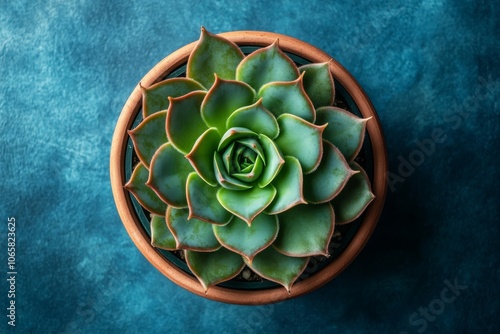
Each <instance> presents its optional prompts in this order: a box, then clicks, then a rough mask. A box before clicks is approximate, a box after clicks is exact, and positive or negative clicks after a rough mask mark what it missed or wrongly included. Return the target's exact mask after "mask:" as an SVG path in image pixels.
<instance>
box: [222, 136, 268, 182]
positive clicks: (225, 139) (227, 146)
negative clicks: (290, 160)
mask: <svg viewBox="0 0 500 334" xmlns="http://www.w3.org/2000/svg"><path fill="white" fill-rule="evenodd" d="M265 164H266V159H265V156H264V150H263V149H262V145H261V144H260V142H259V137H258V135H257V134H256V133H254V132H253V131H251V130H248V129H246V128H231V129H229V130H228V131H227V132H226V133H225V134H224V136H222V139H221V141H220V143H219V147H218V150H217V152H215V155H214V167H215V171H216V177H217V180H218V182H219V184H220V185H221V186H223V187H225V188H228V189H234V190H245V189H249V188H251V187H253V184H254V182H255V181H256V180H257V179H258V178H259V176H260V175H261V173H262V170H263V168H264V166H265Z"/></svg>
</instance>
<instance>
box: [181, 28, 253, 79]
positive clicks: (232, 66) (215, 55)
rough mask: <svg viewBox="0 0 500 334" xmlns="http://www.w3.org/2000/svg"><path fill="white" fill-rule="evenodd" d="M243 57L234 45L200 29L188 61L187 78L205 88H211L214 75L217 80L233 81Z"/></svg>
mask: <svg viewBox="0 0 500 334" xmlns="http://www.w3.org/2000/svg"><path fill="white" fill-rule="evenodd" d="M244 57H245V55H244V54H243V52H241V50H240V49H239V48H238V46H237V45H236V44H234V43H233V42H231V41H229V40H227V39H225V38H223V37H220V36H217V35H214V34H211V33H209V32H208V31H207V30H206V29H205V28H201V36H200V39H199V41H198V44H197V45H196V46H195V48H194V49H193V51H192V52H191V54H190V56H189V59H188V63H187V77H188V78H192V79H194V80H196V81H198V82H199V83H201V84H202V85H203V86H205V87H206V88H210V86H212V83H213V82H214V73H215V74H217V76H218V77H219V78H222V79H225V80H234V79H235V72H236V67H237V66H238V64H239V63H240V62H241V61H242V60H243V58H244Z"/></svg>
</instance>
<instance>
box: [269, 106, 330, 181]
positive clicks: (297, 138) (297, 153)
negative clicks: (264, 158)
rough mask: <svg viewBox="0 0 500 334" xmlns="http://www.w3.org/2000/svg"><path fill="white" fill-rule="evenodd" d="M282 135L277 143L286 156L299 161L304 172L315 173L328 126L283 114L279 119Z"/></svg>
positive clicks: (277, 139)
mask: <svg viewBox="0 0 500 334" xmlns="http://www.w3.org/2000/svg"><path fill="white" fill-rule="evenodd" d="M278 125H279V127H280V129H281V132H280V135H279V136H278V138H276V140H275V142H276V144H277V145H278V147H279V148H280V149H281V151H282V152H283V154H284V155H291V156H293V157H296V158H297V159H299V162H300V165H301V166H302V171H303V172H304V173H306V174H307V173H311V172H312V171H314V170H315V169H316V168H317V167H318V165H319V163H320V161H321V156H322V154H323V145H322V133H323V130H324V129H325V127H326V125H322V126H318V125H315V124H312V123H309V122H307V121H305V120H303V119H301V118H299V117H297V116H295V115H291V114H283V115H281V116H280V117H278Z"/></svg>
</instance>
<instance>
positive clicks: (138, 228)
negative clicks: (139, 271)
mask: <svg viewBox="0 0 500 334" xmlns="http://www.w3.org/2000/svg"><path fill="white" fill-rule="evenodd" d="M218 35H219V36H222V37H224V38H227V39H229V40H230V41H232V42H234V43H236V44H237V45H239V46H245V45H253V46H268V45H270V44H272V43H273V42H274V41H275V40H276V39H277V38H279V45H280V48H281V49H282V50H283V51H286V52H290V53H293V54H296V55H298V56H300V57H302V58H305V59H307V60H309V61H311V62H314V63H322V62H329V64H330V71H331V72H332V75H333V78H334V81H337V82H339V83H340V84H341V85H342V86H343V87H344V88H345V90H346V91H347V93H348V94H349V95H350V96H351V98H352V100H353V101H354V103H355V104H356V105H357V107H358V108H359V111H360V112H361V114H362V116H363V117H364V118H368V117H372V118H373V119H372V120H371V121H370V122H367V128H366V131H367V132H368V135H369V137H370V141H371V146H372V152H373V179H372V192H373V194H374V195H375V199H374V200H373V201H372V203H371V204H370V205H369V206H368V208H367V209H366V210H365V212H364V216H363V221H362V223H361V225H360V227H359V229H358V231H357V232H356V234H355V236H354V238H353V239H352V240H351V242H350V243H349V244H348V245H347V247H346V248H345V249H344V251H343V252H342V253H341V254H340V255H339V256H338V257H337V258H336V259H335V260H333V261H332V262H331V263H329V264H328V265H326V266H325V267H324V268H323V269H322V270H320V271H319V272H317V273H315V274H314V275H312V276H310V277H308V278H306V279H304V280H302V281H299V282H297V283H295V284H294V285H293V287H292V289H291V292H290V293H288V292H287V291H286V289H284V288H283V287H281V286H279V287H274V288H266V289H262V290H237V289H230V288H225V287H220V286H212V287H210V288H209V289H208V291H207V292H205V291H204V289H203V287H202V286H201V284H200V283H199V282H198V280H197V279H196V278H195V277H192V276H190V275H189V274H187V273H185V272H184V271H183V270H182V269H180V268H178V267H176V266H175V265H174V264H173V263H171V262H170V261H169V260H167V259H166V258H165V257H164V256H162V255H161V254H160V252H159V251H158V250H157V249H156V248H154V247H153V246H152V245H151V243H150V240H151V239H150V237H149V235H148V234H147V233H146V231H145V230H144V229H143V228H142V225H141V223H140V221H139V220H138V219H137V218H136V215H134V214H133V212H134V209H133V205H132V202H131V200H130V198H129V196H128V193H127V190H126V189H125V188H124V185H125V182H126V181H125V167H124V165H125V164H124V160H125V151H126V148H127V142H128V133H127V129H129V128H130V126H131V125H132V123H133V121H134V119H135V117H136V116H137V113H138V112H139V110H140V108H141V106H142V105H141V101H142V92H141V89H140V85H142V86H143V87H149V86H150V85H152V84H154V83H156V82H158V81H161V80H163V78H165V77H166V76H167V75H168V74H169V73H170V72H171V71H172V70H174V69H176V68H178V67H179V66H181V65H182V64H184V63H186V62H187V59H188V57H189V54H190V53H191V50H192V49H193V48H194V46H195V45H196V43H197V42H192V43H190V44H188V45H185V46H184V47H182V48H180V49H178V50H176V51H174V52H173V53H171V54H170V55H168V56H167V57H165V58H164V59H163V60H161V61H160V62H159V63H158V64H157V65H155V66H154V67H153V68H152V69H151V70H150V71H149V72H148V73H147V74H146V75H145V76H144V78H143V79H142V80H141V81H140V84H137V85H136V87H135V88H134V90H133V92H132V93H131V95H130V97H129V98H128V100H127V102H126V103H125V105H124V107H123V110H122V112H121V114H120V116H119V119H118V121H117V124H116V128H115V132H114V135H113V140H112V143H111V153H110V178H111V188H112V192H113V197H114V199H115V204H116V207H117V209H118V213H119V215H120V218H121V220H122V222H123V225H124V226H125V229H126V230H127V232H128V234H129V236H130V238H131V239H132V241H133V242H134V244H135V245H136V247H137V248H138V249H139V250H140V252H141V253H142V254H143V255H144V256H145V257H146V259H148V261H149V262H151V264H153V266H154V267H155V268H156V269H158V270H159V271H160V272H161V273H162V274H163V275H165V276H167V277H168V278H169V279H170V280H171V281H173V282H174V283H176V284H177V285H179V286H181V287H183V288H185V289H186V290H189V291H191V292H193V293H195V294H197V295H199V296H202V297H206V298H209V299H212V300H216V301H220V302H225V303H232V304H243V305H260V304H267V303H275V302H279V301H282V300H285V299H290V298H292V297H297V296H300V295H303V294H305V293H308V292H311V291H313V290H315V289H317V288H319V287H321V286H323V285H324V284H326V283H327V282H329V281H330V280H332V279H333V278H334V277H336V276H337V275H338V274H340V273H341V272H342V271H343V270H344V269H345V268H346V267H347V266H348V265H349V264H350V263H351V262H352V261H353V260H354V259H355V258H356V257H357V255H358V254H359V253H360V252H361V250H362V249H363V247H364V246H365V244H366V243H367V241H368V239H369V238H370V236H371V234H372V233H373V230H374V229H375V226H376V225H377V222H378V219H379V217H380V214H381V212H382V209H383V205H384V201H385V196H386V193H387V182H386V177H387V151H386V146H385V140H384V136H383V132H382V126H381V123H380V120H379V118H378V115H377V113H376V111H375V109H374V107H373V105H372V104H371V102H370V100H369V99H368V97H367V95H366V94H365V92H364V91H363V89H362V88H361V87H360V85H359V84H358V83H357V81H356V80H355V79H354V77H353V76H352V75H351V74H350V73H349V72H348V71H347V70H346V69H345V68H344V67H343V66H342V65H340V64H339V63H338V62H337V61H336V60H334V59H332V57H331V56H329V55H328V54H326V53H324V52H323V51H321V50H320V49H318V48H316V47H314V46H312V45H310V44H308V43H306V42H303V41H301V40H298V39H296V38H293V37H290V36H286V35H283V34H278V33H271V32H263V31H248V30H246V31H232V32H226V33H221V34H218Z"/></svg>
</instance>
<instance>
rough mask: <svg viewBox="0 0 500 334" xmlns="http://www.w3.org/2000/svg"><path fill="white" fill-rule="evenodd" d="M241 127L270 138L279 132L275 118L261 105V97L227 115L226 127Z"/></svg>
mask: <svg viewBox="0 0 500 334" xmlns="http://www.w3.org/2000/svg"><path fill="white" fill-rule="evenodd" d="M234 127H241V128H246V129H249V130H251V131H253V132H255V133H257V134H264V135H266V136H268V137H270V138H272V139H274V138H276V136H278V134H279V127H278V122H277V121H276V118H275V117H274V115H273V114H272V113H270V112H269V111H268V110H267V109H266V108H264V106H263V105H262V99H259V100H258V101H257V102H256V103H255V104H252V105H250V106H246V107H242V108H240V109H238V110H236V111H235V112H233V113H232V114H231V116H229V118H228V119H227V122H226V128H228V129H229V128H234Z"/></svg>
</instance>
